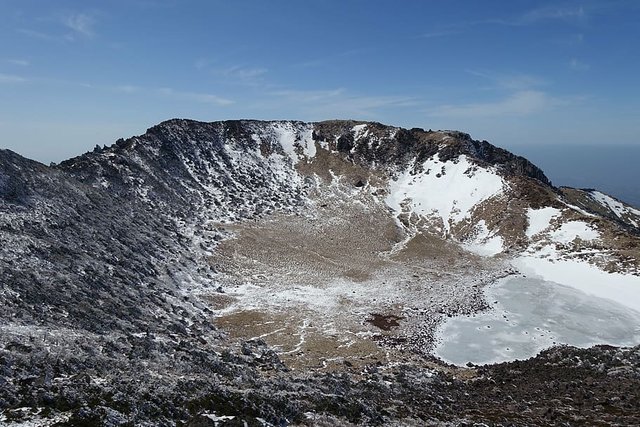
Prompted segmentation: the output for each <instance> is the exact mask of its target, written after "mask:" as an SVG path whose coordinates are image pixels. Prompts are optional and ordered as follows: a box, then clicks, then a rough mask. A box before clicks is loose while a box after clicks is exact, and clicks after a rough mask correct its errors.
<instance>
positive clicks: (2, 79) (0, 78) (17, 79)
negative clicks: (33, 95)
mask: <svg viewBox="0 0 640 427" xmlns="http://www.w3.org/2000/svg"><path fill="white" fill-rule="evenodd" d="M26 81H27V79H26V78H24V77H21V76H15V75H12V74H0V83H1V84H11V83H23V82H26Z"/></svg>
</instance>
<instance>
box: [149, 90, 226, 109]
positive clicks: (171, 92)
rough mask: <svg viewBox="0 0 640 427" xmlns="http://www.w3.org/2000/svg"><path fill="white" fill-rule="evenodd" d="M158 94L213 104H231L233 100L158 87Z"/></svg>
mask: <svg viewBox="0 0 640 427" xmlns="http://www.w3.org/2000/svg"><path fill="white" fill-rule="evenodd" d="M156 92H157V93H158V94H160V95H163V96H168V97H172V98H176V99H184V100H188V101H195V102H201V103H204V104H215V105H220V106H225V105H231V104H233V103H234V102H233V101H232V100H230V99H226V98H222V97H220V96H217V95H213V94H209V93H198V92H183V91H178V90H175V89H171V88H166V87H164V88H160V89H157V91H156Z"/></svg>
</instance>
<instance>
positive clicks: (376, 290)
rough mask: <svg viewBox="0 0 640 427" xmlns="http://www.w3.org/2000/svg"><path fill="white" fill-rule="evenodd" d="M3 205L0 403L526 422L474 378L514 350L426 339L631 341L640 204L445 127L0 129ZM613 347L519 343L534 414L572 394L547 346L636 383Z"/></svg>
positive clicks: (624, 410)
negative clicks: (53, 158)
mask: <svg viewBox="0 0 640 427" xmlns="http://www.w3.org/2000/svg"><path fill="white" fill-rule="evenodd" d="M0 212H1V214H0V243H1V246H0V317H1V318H2V320H3V323H2V326H0V372H1V373H2V377H1V378H0V411H2V412H1V414H0V422H3V423H14V422H15V423H28V422H33V423H36V424H37V423H39V422H40V423H46V422H47V421H46V420H59V421H60V422H62V423H65V422H66V423H68V424H70V425H74V424H81V423H85V424H87V423H88V424H106V425H121V424H126V423H134V424H136V425H138V424H141V425H144V424H147V425H159V424H161V425H174V424H175V423H176V422H178V423H189V422H193V423H197V422H209V423H211V422H213V423H219V424H220V425H222V423H233V422H237V421H243V420H244V421H247V422H248V423H249V424H251V423H254V424H256V425H286V424H287V423H298V424H305V423H306V424H320V425H322V423H324V424H325V425H351V424H354V423H355V424H358V423H360V424H365V425H411V424H414V425H423V424H425V423H432V424H434V423H435V424H434V425H438V424H437V423H440V422H454V421H456V422H457V421H460V422H462V421H464V420H465V419H467V418H468V419H471V420H475V421H486V420H489V419H494V415H495V410H496V409H495V408H496V407H498V406H499V407H504V408H506V409H505V410H504V411H502V412H501V417H505V418H504V419H506V420H512V421H515V422H517V420H518V417H519V416H520V414H521V413H522V411H520V410H516V409H514V408H511V409H509V407H508V405H507V404H506V403H505V402H504V401H502V400H501V399H502V397H499V396H502V395H500V394H499V393H498V392H499V391H500V390H498V392H496V393H494V394H492V393H493V392H490V391H487V390H492V389H491V387H485V389H486V390H485V389H476V388H475V387H476V385H477V384H483V381H484V379H483V378H485V377H486V376H494V375H495V376H499V378H503V379H505V381H507V380H508V381H511V383H513V381H516V380H515V379H514V378H511V377H510V375H511V374H510V373H509V372H511V371H510V370H509V368H508V366H511V365H507V367H505V368H504V369H503V367H502V365H496V366H490V367H485V368H473V369H462V368H453V367H451V366H446V365H445V364H444V363H443V361H442V360H438V359H436V358H435V357H434V356H433V355H434V350H435V354H436V355H440V356H441V357H442V358H443V359H444V360H446V361H448V362H453V363H456V364H461V365H464V364H465V363H466V362H473V363H478V364H479V363H489V362H496V361H504V360H510V359H515V358H524V357H530V356H534V355H535V354H536V353H537V352H539V351H540V350H543V349H545V348H547V347H550V346H554V345H558V344H562V343H565V344H572V345H577V346H590V345H595V344H610V345H624V346H629V345H634V344H637V343H638V333H637V328H636V325H637V322H638V319H639V317H638V314H637V311H638V310H639V309H640V297H639V296H640V284H639V283H638V280H639V277H640V268H639V265H640V264H639V263H640V249H639V248H640V237H639V236H640V230H639V229H638V224H640V211H638V210H637V209H635V208H633V207H630V206H627V205H624V204H623V203H622V202H619V201H617V200H615V199H613V198H611V197H609V196H607V195H604V194H603V193H600V192H597V191H595V190H577V189H570V188H556V187H553V186H552V185H551V183H550V182H549V180H548V179H547V178H546V177H545V176H544V173H543V172H542V171H541V170H540V169H538V168H537V167H535V166H534V165H532V164H531V163H530V162H528V161H527V160H526V159H524V158H521V157H518V156H515V155H513V154H511V153H508V152H507V151H505V150H501V149H499V148H497V147H494V146H492V145H491V144H489V143H487V142H485V141H474V140H472V139H471V138H470V137H469V136H468V135H465V134H462V133H459V132H450V131H430V130H429V131H425V130H422V129H411V130H407V129H401V128H396V127H390V126H384V125H381V124H378V123H365V122H353V121H329V122H321V123H302V122H293V121H276V122H260V121H250V120H241V121H227V122H213V123H201V122H195V121H189V120H170V121H168V122H165V123H162V124H160V125H157V126H154V127H153V128H151V129H149V130H148V131H147V133H145V134H144V135H140V136H137V137H133V138H130V139H127V140H119V141H117V142H116V144H114V145H113V146H111V147H104V148H99V147H97V148H96V149H95V150H94V151H93V152H91V153H86V154H84V155H82V156H79V157H77V158H73V159H69V160H67V161H65V162H63V163H61V164H60V165H57V166H51V167H47V166H44V165H42V164H39V163H37V162H33V161H30V160H28V159H24V158H22V157H20V156H19V155H17V154H15V153H12V152H8V151H0ZM523 275H526V276H527V277H526V279H525V278H523ZM504 277H507V279H502V281H501V278H504ZM507 285H508V286H507ZM576 301H579V303H577V302H576ZM634 310H635V311H634ZM465 316H466V317H465ZM474 316H475V317H474ZM505 316H506V317H505ZM608 318H615V319H618V320H617V321H605V319H608ZM507 320H508V321H507ZM487 326H490V328H487ZM545 328H546V329H545ZM540 331H541V332H540ZM538 332H540V334H538ZM539 335H544V336H539ZM437 338H439V341H438V340H437ZM507 348H508V350H507ZM616 351H618V350H615V349H600V348H593V349H589V350H576V349H565V348H560V349H553V350H550V351H548V352H545V353H543V355H542V356H540V357H539V358H538V359H534V360H532V361H529V362H526V363H528V365H526V366H529V367H530V368H531V370H529V371H527V372H529V373H527V374H526V375H523V376H522V378H518V379H517V381H521V380H523V381H525V380H527V381H528V382H527V383H526V387H524V388H523V389H522V393H524V394H523V396H522V398H523V399H526V401H527V402H530V403H528V405H530V408H529V409H530V410H531V411H532V412H531V414H529V415H530V417H531V419H535V420H537V421H536V422H539V423H542V422H543V421H541V420H545V417H546V415H545V414H547V412H544V411H542V412H540V410H541V408H544V407H545V406H544V405H548V403H549V402H550V401H551V400H553V399H556V400H557V399H559V398H561V397H563V396H566V397H570V396H569V395H567V394H566V390H565V389H553V390H552V391H551V392H549V391H548V390H547V389H545V390H547V391H545V393H544V394H538V393H539V390H542V388H541V387H543V385H542V384H538V386H536V384H537V383H536V381H537V380H540V381H547V380H546V379H545V378H547V377H546V375H547V372H552V371H554V369H555V368H549V366H556V365H558V364H563V366H564V365H566V366H568V367H569V368H567V370H566V371H562V373H561V375H564V376H563V377H562V378H564V379H563V380H562V381H565V380H566V381H567V382H570V381H573V379H574V378H576V377H579V376H581V375H582V376H584V375H583V373H581V372H580V371H579V370H580V369H590V370H589V374H590V375H592V377H593V378H599V380H597V381H601V384H602V390H600V391H598V392H597V393H596V394H597V396H605V395H609V396H610V395H611V394H614V395H622V394H623V393H627V394H629V393H631V394H632V393H633V391H629V390H634V389H633V388H631V389H628V388H626V387H627V385H625V386H624V387H622V386H620V384H619V382H615V381H613V380H609V379H607V380H605V378H613V377H614V376H615V375H622V376H623V377H624V378H625V381H627V382H626V383H625V384H630V387H631V386H633V385H635V384H638V381H639V380H638V378H637V377H634V375H636V374H635V371H634V370H633V366H634V365H633V363H635V362H634V361H635V360H636V359H637V357H638V356H637V354H636V353H637V350H619V352H620V355H619V356H616V354H617V353H615V352H616ZM573 354H576V355H577V354H579V355H583V356H584V357H587V358H591V359H593V361H594V363H595V362H596V361H598V360H599V361H601V362H598V363H600V364H601V366H602V368H600V367H598V368H595V367H594V368H584V367H583V365H580V366H578V365H576V364H575V363H574V361H573V360H574V359H572V357H573V356H572V355H573ZM518 363H519V362H518ZM523 363H525V362H523ZM554 364H556V365H554ZM513 366H519V365H517V363H515V364H514V365H513ZM523 366H524V365H523ZM558 366H559V365H558ZM594 366H596V365H594ZM597 366H600V365H597ZM629 366H632V368H629V369H627V368H628V367H629ZM618 368H619V369H620V371H616V369H618ZM514 369H515V368H514ZM523 369H524V368H523ZM559 375H560V374H559ZM454 378H456V379H455V380H454ZM634 378H635V379H634ZM547 379H548V378H547ZM492 381H494V384H499V383H496V382H495V380H493V379H492ZM549 381H551V379H549ZM544 384H547V383H546V382H545V383H544ZM485 385H486V384H485ZM492 387H494V386H492ZM495 387H497V388H498V389H499V388H500V387H502V385H495ZM505 387H507V388H508V387H511V385H505ZM536 387H539V388H536ZM544 387H547V385H544ZM621 387H622V388H621ZM507 388H505V390H507ZM508 389H509V390H511V388H508ZM637 389H640V386H639V387H637ZM417 390H420V392H419V393H418V392H417ZM479 390H480V391H479ZM483 390H484V391H483ZM527 390H528V391H527ZM563 390H564V391H563ZM636 391H637V390H636ZM474 393H475V394H477V393H480V395H479V396H480V397H477V396H476V397H477V398H471V397H469V398H467V397H465V396H472V395H474ZM563 393H564V394H563ZM598 393H599V394H598ZM416 395H419V396H421V397H420V398H419V399H418V400H415V399H416V398H415V396H416ZM503 395H504V393H503ZM5 396H6V397H5ZM154 396H155V397H154ZM410 396H413V397H410ZM572 396H573V395H572ZM571 399H573V401H575V400H576V399H579V398H578V397H577V396H573V397H571ZM581 399H582V400H583V401H584V400H585V397H584V396H583V397H582V398H581ZM371 402H375V403H371ZM412 402H413V403H412ZM451 402H459V403H451ZM510 404H511V403H509V405H510ZM599 404H600V403H598V402H596V401H593V402H590V403H589V402H587V403H586V404H585V405H586V406H584V408H587V409H585V412H584V414H583V415H580V416H583V417H586V418H584V419H582V418H580V416H578V415H576V414H574V413H573V412H571V410H570V408H571V407H572V406H571V404H568V406H567V408H569V409H567V411H566V413H563V414H560V415H557V416H560V417H564V418H562V419H563V420H565V421H568V422H581V420H582V421H584V420H593V419H598V418H601V417H603V416H605V415H603V412H602V409H601V408H599V407H598V405H599ZM610 404H611V405H615V408H616V411H617V412H615V414H616V415H611V414H610V413H607V414H608V415H606V416H607V417H613V418H612V419H614V418H615V417H619V418H620V420H622V421H624V422H631V421H633V417H634V416H635V415H634V414H637V413H639V411H637V409H638V408H637V407H634V406H633V405H631V406H629V405H628V404H626V403H625V402H622V400H620V401H616V402H614V403H610ZM456 405H457V406H456ZM488 408H493V409H490V410H489V409H488ZM534 410H535V411H537V412H535V413H534ZM483 411H484V412H483ZM491 411H494V412H491ZM242 417H244V418H242ZM501 419H502V418H501ZM30 420H31V421H30ZM43 420H44V421H43ZM630 420H631V421H630ZM614 421H615V419H614ZM622 421H620V422H622ZM465 422H466V421H465ZM349 423H350V424H349Z"/></svg>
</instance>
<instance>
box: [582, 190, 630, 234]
mask: <svg viewBox="0 0 640 427" xmlns="http://www.w3.org/2000/svg"><path fill="white" fill-rule="evenodd" d="M589 195H590V196H591V198H592V199H594V200H595V201H596V202H598V203H599V204H601V205H602V206H604V207H605V208H607V209H609V210H611V211H612V212H613V213H614V214H615V215H616V216H617V217H618V218H620V219H622V220H628V221H629V222H630V223H631V224H632V225H633V226H634V227H638V222H637V221H635V220H633V219H631V218H629V216H630V215H635V216H638V217H640V210H638V209H634V208H632V207H631V206H626V205H625V204H624V203H622V202H620V201H618V200H616V199H614V198H613V197H611V196H607V195H606V194H604V193H601V192H599V191H592V192H590V193H589Z"/></svg>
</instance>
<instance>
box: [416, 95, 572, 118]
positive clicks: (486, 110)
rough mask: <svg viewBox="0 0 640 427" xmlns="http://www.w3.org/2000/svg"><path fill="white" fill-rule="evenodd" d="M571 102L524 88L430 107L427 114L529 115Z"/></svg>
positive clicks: (474, 115)
mask: <svg viewBox="0 0 640 427" xmlns="http://www.w3.org/2000/svg"><path fill="white" fill-rule="evenodd" d="M569 102H570V100H568V99H561V98H556V97H553V96H550V95H548V94H547V93H545V92H542V91H537V90H524V91H518V92H515V93H513V94H510V95H508V96H507V97H506V98H503V99H499V100H496V101H491V102H484V103H469V104H461V105H441V106H438V107H436V108H432V109H430V110H429V111H427V114H428V115H429V116H432V117H450V118H486V117H508V116H529V115H532V114H536V113H540V112H543V111H546V110H549V109H551V108H555V107H558V106H560V105H566V104H568V103H569Z"/></svg>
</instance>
